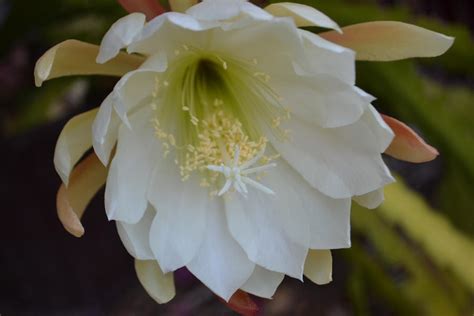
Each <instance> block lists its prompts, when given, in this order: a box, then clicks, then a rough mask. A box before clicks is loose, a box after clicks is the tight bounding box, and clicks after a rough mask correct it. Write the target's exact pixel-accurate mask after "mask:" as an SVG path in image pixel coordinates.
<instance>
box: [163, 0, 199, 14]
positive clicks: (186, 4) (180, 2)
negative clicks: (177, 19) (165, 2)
mask: <svg viewBox="0 0 474 316" xmlns="http://www.w3.org/2000/svg"><path fill="white" fill-rule="evenodd" d="M169 3H170V7H171V10H172V11H176V12H185V11H186V10H187V9H189V8H190V7H192V6H193V5H195V4H196V3H198V0H169Z"/></svg>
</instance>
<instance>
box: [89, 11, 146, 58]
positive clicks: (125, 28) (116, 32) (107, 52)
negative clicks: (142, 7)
mask: <svg viewBox="0 0 474 316" xmlns="http://www.w3.org/2000/svg"><path fill="white" fill-rule="evenodd" d="M145 19H146V17H145V15H144V14H143V13H131V14H129V15H127V16H124V17H123V18H121V19H119V20H117V22H115V23H114V24H112V26H111V27H110V29H109V30H108V31H107V33H106V34H105V35H104V38H103V39H102V43H101V44H100V51H99V55H98V56H97V62H98V63H99V64H103V63H105V62H107V61H109V60H110V59H112V58H114V57H115V56H117V54H118V53H119V52H120V50H121V49H122V48H124V47H127V46H128V45H130V44H131V43H132V42H133V40H134V39H135V37H136V36H137V35H138V33H139V32H140V31H141V30H142V28H143V25H144V24H145Z"/></svg>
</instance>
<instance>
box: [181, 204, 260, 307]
mask: <svg viewBox="0 0 474 316" xmlns="http://www.w3.org/2000/svg"><path fill="white" fill-rule="evenodd" d="M187 268H188V269H189V271H191V272H192V273H193V274H194V275H195V276H196V277H197V278H198V279H199V280H201V282H202V283H204V284H205V285H206V286H207V287H208V288H210V289H211V290H212V291H213V292H214V293H216V294H217V295H218V296H220V297H222V298H223V299H224V300H226V301H228V300H229V299H230V297H231V296H232V294H234V293H235V291H237V290H238V289H239V288H240V287H241V286H242V285H243V284H244V283H245V282H246V281H247V280H248V278H249V277H250V275H251V274H252V272H253V270H254V268H255V264H254V263H253V262H251V261H250V260H249V259H248V258H247V256H246V254H245V252H244V251H243V250H242V248H240V246H239V244H238V243H237V242H236V241H235V240H234V239H233V238H232V236H231V235H230V234H229V231H228V229H227V226H226V219H225V214H224V212H223V205H222V203H221V200H220V199H219V198H214V199H213V200H212V203H210V205H209V209H208V216H207V226H206V233H205V236H204V240H203V242H202V244H201V247H200V249H199V250H198V251H197V252H196V256H195V257H194V258H193V260H191V262H190V263H189V264H188V265H187Z"/></svg>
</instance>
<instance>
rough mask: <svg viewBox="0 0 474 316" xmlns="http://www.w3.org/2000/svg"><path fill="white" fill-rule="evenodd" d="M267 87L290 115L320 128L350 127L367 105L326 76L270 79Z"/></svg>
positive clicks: (348, 87)
mask: <svg viewBox="0 0 474 316" xmlns="http://www.w3.org/2000/svg"><path fill="white" fill-rule="evenodd" d="M269 84H270V85H271V87H272V88H273V89H274V90H275V92H276V93H277V94H278V95H279V96H280V97H281V101H280V103H281V104H282V105H283V106H285V107H286V108H288V109H289V110H290V112H291V113H292V114H294V115H295V116H297V117H298V118H299V119H302V120H305V121H307V122H310V123H315V124H317V125H318V126H321V127H340V126H345V125H349V124H352V123H354V122H356V121H357V120H358V119H359V118H360V117H361V116H362V114H363V113H364V111H365V109H366V108H367V105H368V103H367V101H366V100H365V99H364V98H363V97H362V96H361V95H360V94H359V93H358V92H357V90H356V89H355V88H354V87H353V86H352V85H350V84H347V83H345V82H343V81H341V80H339V79H337V78H334V77H330V76H327V75H318V76H297V75H293V76H291V75H287V76H280V77H275V78H273V77H272V79H271V82H270V83H269Z"/></svg>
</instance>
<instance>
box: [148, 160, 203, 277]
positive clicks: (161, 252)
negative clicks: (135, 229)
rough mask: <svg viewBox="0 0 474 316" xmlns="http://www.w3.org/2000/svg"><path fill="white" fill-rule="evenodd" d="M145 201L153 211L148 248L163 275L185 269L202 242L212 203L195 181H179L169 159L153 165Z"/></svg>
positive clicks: (178, 176) (177, 170)
mask: <svg viewBox="0 0 474 316" xmlns="http://www.w3.org/2000/svg"><path fill="white" fill-rule="evenodd" d="M155 164H156V166H155V169H154V171H153V175H152V179H151V183H150V187H149V190H148V194H147V196H148V200H149V201H150V203H151V204H152V205H153V206H154V207H155V209H156V210H157V214H156V217H155V219H154V221H153V224H152V226H151V231H150V237H149V238H150V245H151V248H152V250H153V253H154V254H155V256H156V258H157V259H158V262H159V264H160V267H161V269H162V270H163V271H164V272H168V271H174V270H177V269H179V268H181V267H183V266H185V265H187V264H188V263H189V262H190V261H191V260H192V259H193V258H194V257H195V256H196V253H197V251H198V250H199V247H200V246H201V243H202V241H203V238H204V235H205V230H206V223H207V213H208V212H207V209H208V208H209V207H210V204H211V203H212V201H210V199H209V193H208V191H207V189H205V188H202V187H200V186H199V182H198V181H197V179H195V177H191V178H190V179H188V180H187V181H182V180H181V177H180V172H179V168H178V167H177V166H176V164H175V163H174V162H173V160H172V159H171V158H162V157H159V159H157V160H156V161H155Z"/></svg>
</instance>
